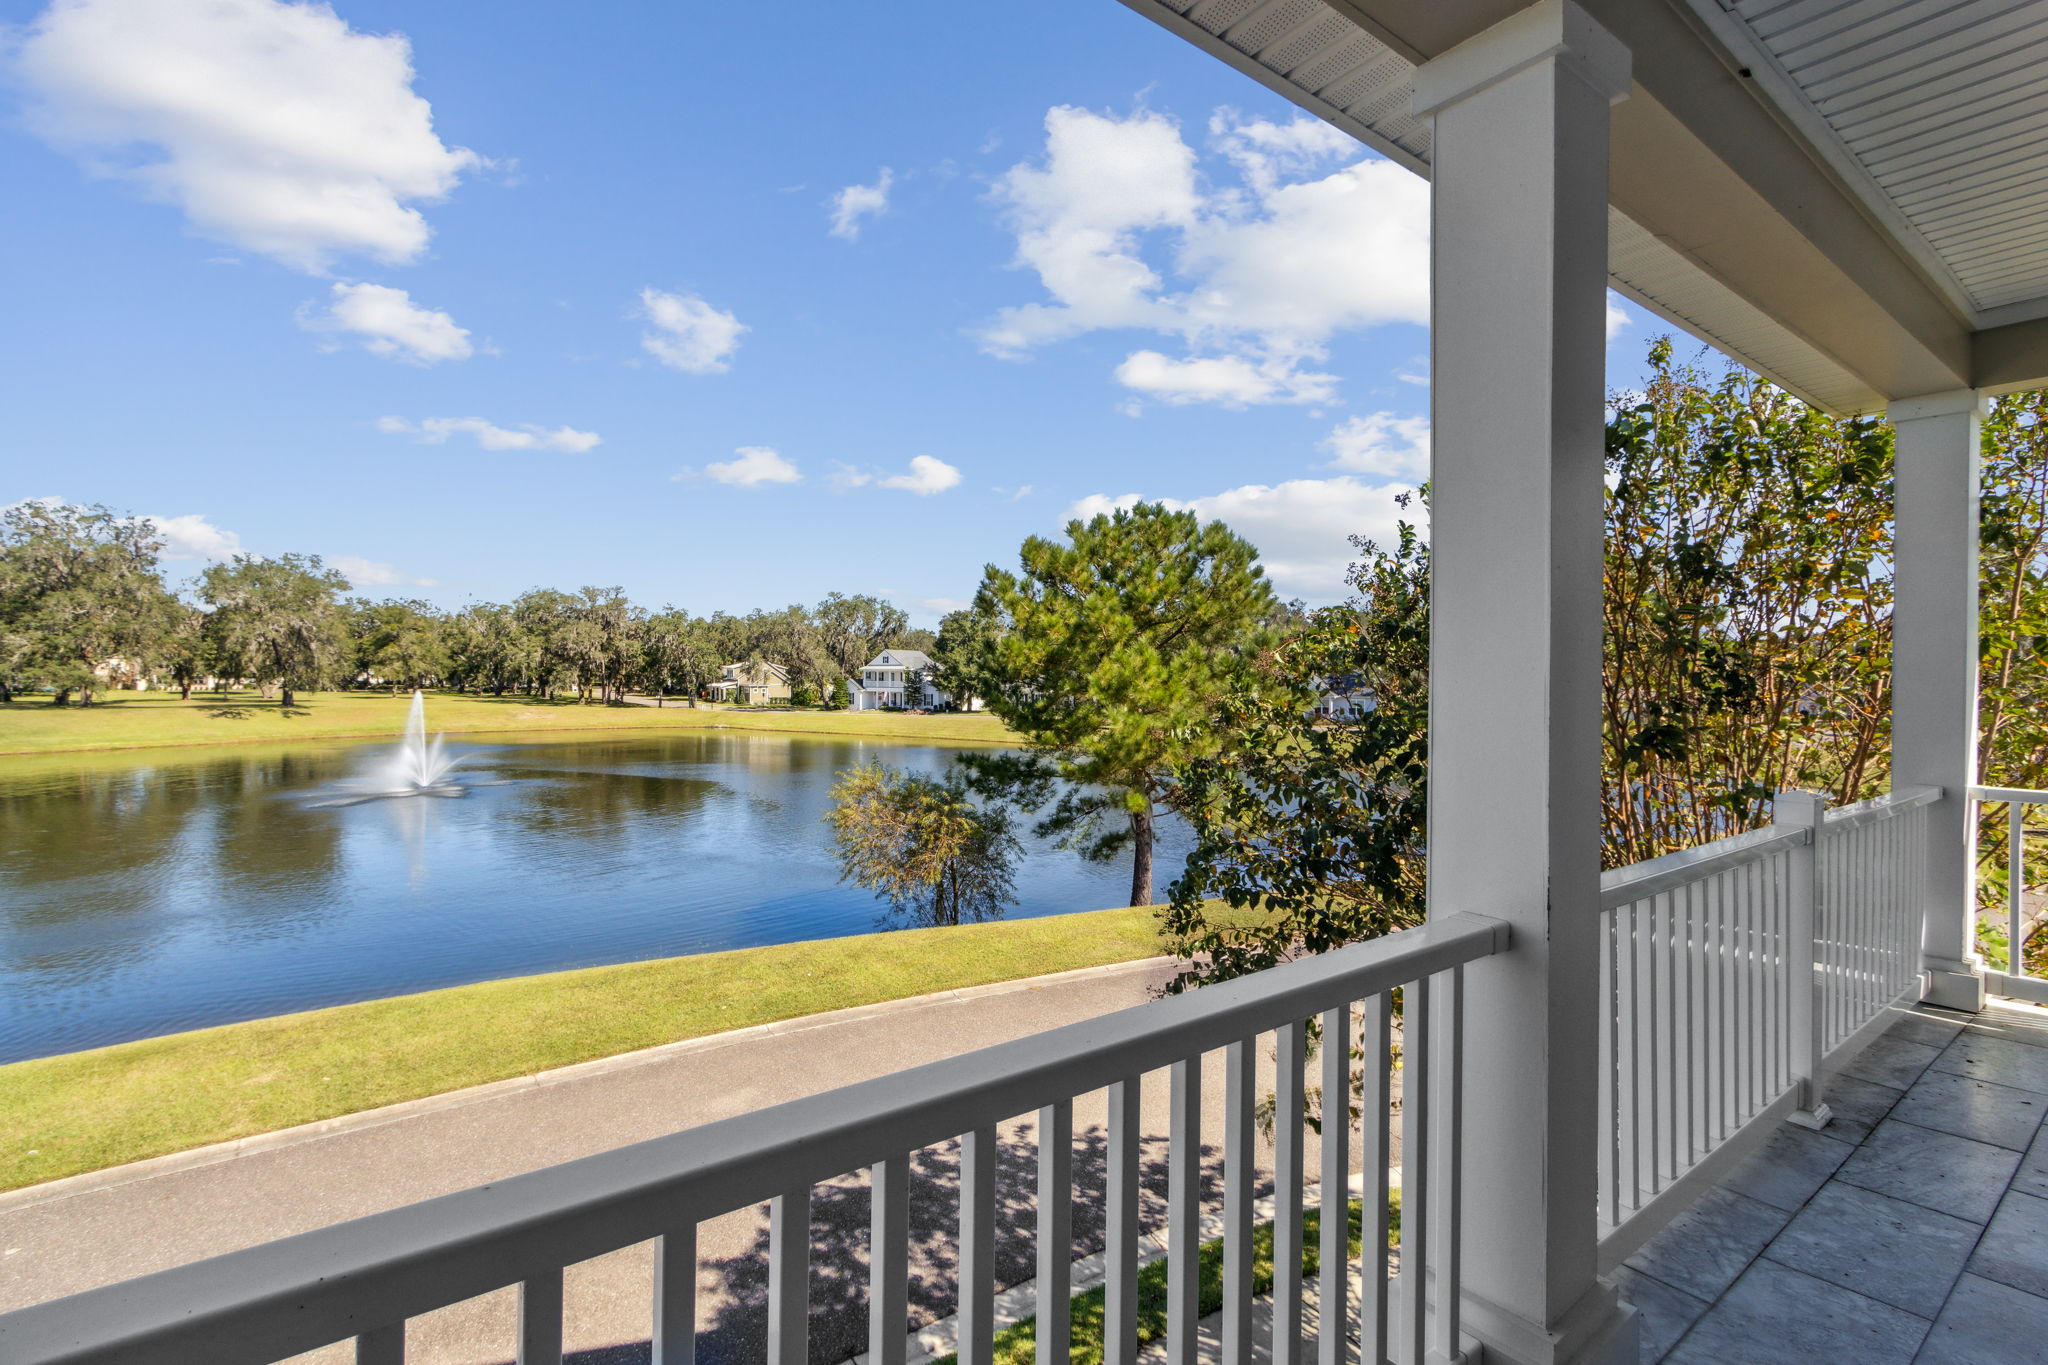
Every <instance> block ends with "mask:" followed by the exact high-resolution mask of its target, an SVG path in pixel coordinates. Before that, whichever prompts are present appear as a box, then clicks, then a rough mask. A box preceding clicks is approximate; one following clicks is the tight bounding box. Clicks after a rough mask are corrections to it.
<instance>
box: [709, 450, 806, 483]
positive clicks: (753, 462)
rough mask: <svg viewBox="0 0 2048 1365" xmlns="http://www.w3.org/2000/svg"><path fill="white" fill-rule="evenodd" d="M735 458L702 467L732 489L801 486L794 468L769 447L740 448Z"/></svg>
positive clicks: (712, 476)
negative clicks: (775, 485) (774, 484)
mask: <svg viewBox="0 0 2048 1365" xmlns="http://www.w3.org/2000/svg"><path fill="white" fill-rule="evenodd" d="M733 455H734V458H733V459H730V460H723V461H720V462H718V463H716V464H707V465H705V466H704V473H705V475H706V476H708V477H710V478H713V479H716V480H718V482H720V483H727V484H731V485H732V486H733V487H735V488H758V487H760V486H761V485H762V484H764V483H802V482H803V477H804V476H803V475H801V474H799V473H797V469H796V466H795V465H793V464H791V463H790V462H789V461H788V460H785V459H783V458H782V456H780V455H778V454H776V453H775V450H774V449H773V447H770V446H741V447H740V448H739V449H738V450H736V451H734V452H733Z"/></svg>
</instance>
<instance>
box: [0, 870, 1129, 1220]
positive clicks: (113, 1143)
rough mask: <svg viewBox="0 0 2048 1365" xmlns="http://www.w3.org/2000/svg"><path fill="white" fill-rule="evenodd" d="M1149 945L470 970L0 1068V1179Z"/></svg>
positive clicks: (1051, 935) (744, 954)
mask: <svg viewBox="0 0 2048 1365" xmlns="http://www.w3.org/2000/svg"><path fill="white" fill-rule="evenodd" d="M1161 951H1162V948H1161V944H1160V941H1159V938H1158V929H1157V924H1156V922H1155V920H1154V919H1153V912H1152V911H1151V910H1150V909H1146V908H1143V907H1138V908H1133V909H1123V910H1103V911H1099V912H1096V913H1093V914H1084V915H1061V916H1055V917H1051V918H1045V919H1028V920H1015V921H1011V922H1007V923H995V924H975V925H963V926H961V927H959V928H955V929H912V930H906V931H902V932H899V933H888V934H874V935H866V936H862V937H860V938H853V939H822V940H818V941H815V942H810V943H790V944H781V945H777V946H773V947H767V948H744V949H740V950H738V951H734V952H726V953H707V954H702V955H699V956H696V957H680V958H668V959H665V960H662V961H657V962H636V963H628V964H626V965H623V966H617V967H593V968H589V969H586V970H582V971H574V972H558V973H554V974H551V975H546V976H529V977H518V978H514V979H512V980H508V981H489V982H484V983H482V984H480V985H475V986H458V987H455V988H453V989H451V990H442V991H429V992H426V993H424V994H420V995H407V996H399V997H396V998H394V999H390V1000H376V1001H370V1002H368V1003H365V1004H360V1005H343V1006H340V1007H338V1008H335V1009H326V1010H315V1011H312V1012H309V1013H305V1014H288V1015H283V1016H280V1017H278V1018H275V1019H262V1020H257V1021H254V1022H251V1023H246V1024H229V1025H226V1026H225V1027H221V1028H212V1029H201V1030H198V1031H196V1032H192V1033H178V1034H172V1035H170V1036H169V1037H164V1038H151V1039H146V1040H144V1041H142V1042H137V1043H122V1044H119V1045H117V1046H114V1047H106V1048H98V1049H95V1050H93V1051H90V1052H76V1053H70V1054H68V1055H66V1056H62V1057H48V1058H42V1059H39V1060H36V1061H29V1062H16V1063H14V1064H13V1065H11V1066H0V1190H8V1189H18V1188H20V1187H22V1186H24V1185H33V1184H35V1183H37V1182H39V1181H44V1180H54V1179H56V1178H58V1177H60V1176H67V1175H75V1174H78V1173H79V1172H81V1171H92V1170H99V1169H101V1168H103V1167H107V1166H117V1165H120V1164H122V1163H124V1162H129V1161H139V1160H141V1159H142V1158H144V1157H151V1156H159V1155H162V1154H163V1153H166V1152H179V1151H184V1150H187V1149H189V1148H192V1147H200V1146H204V1145H205V1144H207V1143H212V1142H221V1141H224V1140H226V1139H229V1138H237V1137H245V1136H247V1135H249V1134H252V1133H267V1132H271V1131H274V1130H276V1129H279V1128H288V1127H291V1126H293V1125H295V1124H301V1123H310V1122H313V1121H314V1120H316V1119H324V1118H332V1117H334V1116H336V1115H340V1114H352V1113H357V1112H360V1111H361V1110H365V1109H374V1108H377V1107H378V1106H380V1105H386V1104H394V1103H397V1102H398V1101H400V1100H409V1099H417V1098H419V1097H421V1096H423V1095H438V1094H441V1093H444V1092H446V1091H450V1090H459V1089H462V1088H463V1087H466V1086H472V1085H480V1084H482V1083H484V1082H486V1081H495V1080H502V1079H504V1078H506V1077H510V1076H525V1075H531V1074H532V1073H534V1072H536V1071H544V1070H547V1069H548V1068H550V1067H558V1066H566V1065H569V1064H570V1063H573V1062H583V1061H589V1060H591V1059H593V1058H598V1057H610V1056H615V1055H617V1054H619V1053H622V1052H631V1051H633V1050H635V1049H637V1048H644V1047H652V1046H654V1045H656V1044H658V1043H667V1042H674V1041H677V1040H679V1039H684V1038H698V1037H703V1036H705V1035H707V1034H713V1033H722V1032H724V1031H726V1030H728V1029H736V1028H745V1027H748V1026H749V1025H753V1024H765V1023H770V1022H773V1021H775V1020H779V1019H792V1018H797V1017H800V1016H802V1015H807V1014H817V1013H820V1012H823V1011H825V1010H834V1009H844V1008H847V1007H849V1006H854V1005H865V1004H873V1003H875V1002H878V1001H883V1000H897V999H902V998H904V997H907V996H913V995H922V994H925V993H927V992H931V991H940V990H950V989H955V988H958V987H962V986H976V985H983V984H986V983H989V982H995V981H1011V980H1016V979H1018V978H1021V977H1027V976H1037V975H1040V974H1043V973H1046V972H1058V971H1067V970H1069V969H1072V968H1076V967H1090V966H1096V965H1099V964H1103V963H1111V962H1129V961H1135V960H1137V959H1139V958H1144V957H1150V956H1153V955H1155V954H1158V953H1159V952H1161Z"/></svg>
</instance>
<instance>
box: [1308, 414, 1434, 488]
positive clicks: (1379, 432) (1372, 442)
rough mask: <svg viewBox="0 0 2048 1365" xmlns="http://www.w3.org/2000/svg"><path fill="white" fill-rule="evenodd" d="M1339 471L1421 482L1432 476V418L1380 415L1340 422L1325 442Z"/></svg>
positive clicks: (1324, 447) (1333, 463) (1325, 448)
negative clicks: (1430, 465)
mask: <svg viewBox="0 0 2048 1365" xmlns="http://www.w3.org/2000/svg"><path fill="white" fill-rule="evenodd" d="M1322 444H1323V449H1324V450H1327V451H1329V452H1330V454H1331V455H1332V456H1333V457H1334V458H1332V459H1331V461H1330V463H1331V464H1332V465H1333V466H1334V467H1336V468H1338V469H1349V470H1351V471H1353V472H1354V473H1359V474H1371V475H1374V476H1376V477H1378V478H1382V479H1397V480H1400V481H1402V482H1404V483H1411V484H1412V483H1420V482H1422V481H1423V480H1424V479H1426V478H1428V477H1429V419H1428V418H1427V417H1396V416H1395V415H1394V414H1393V413H1391V412H1376V413H1373V414H1372V415H1371V416H1370V417H1351V418H1347V419H1346V420H1344V421H1342V422H1339V423H1338V424H1337V427H1336V429H1335V430H1334V431H1332V432H1331V433H1330V434H1329V436H1328V437H1327V438H1325V439H1324V441H1323V443H1322Z"/></svg>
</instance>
